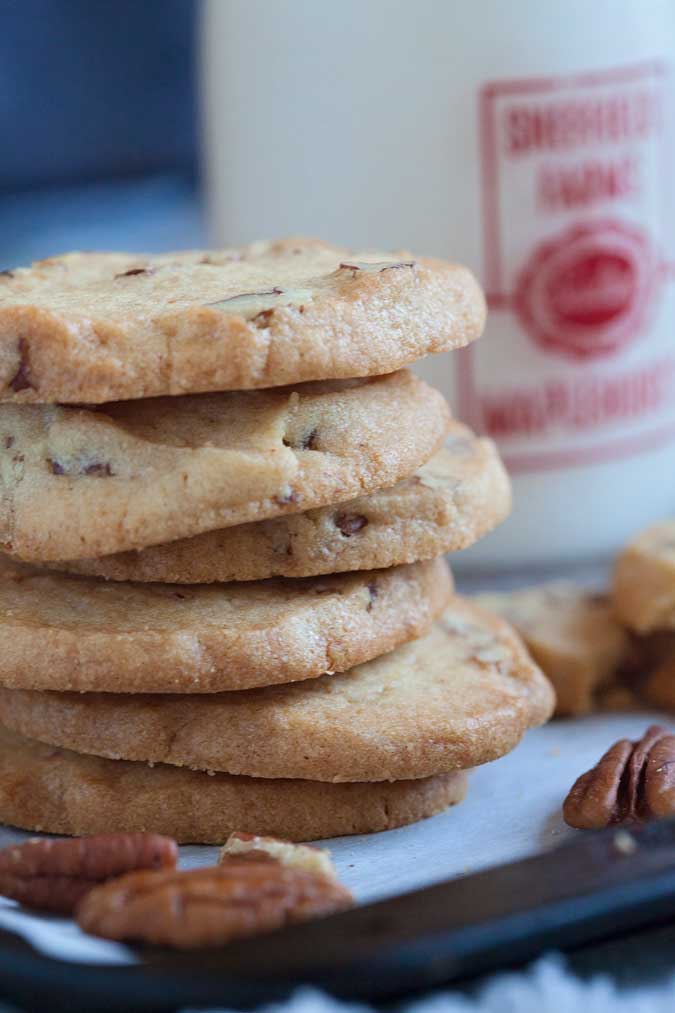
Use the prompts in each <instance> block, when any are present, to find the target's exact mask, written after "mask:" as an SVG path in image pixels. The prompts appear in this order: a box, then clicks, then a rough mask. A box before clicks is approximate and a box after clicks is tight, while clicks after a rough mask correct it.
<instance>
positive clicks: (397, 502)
mask: <svg viewBox="0 0 675 1013" xmlns="http://www.w3.org/2000/svg"><path fill="white" fill-rule="evenodd" d="M510 506H511V489H510V485H509V480H508V476H507V474H506V472H505V470H504V466H503V465H502V463H501V461H500V460H499V456H498V454H497V450H496V447H495V445H494V443H492V441H491V440H484V439H483V440H481V439H478V438H477V437H476V436H474V435H473V434H472V433H471V431H470V430H469V429H467V428H466V426H463V425H461V424H460V423H459V422H452V423H451V427H450V436H449V438H448V440H447V441H446V446H445V447H444V448H443V449H441V450H439V451H438V452H437V453H436V454H435V455H434V456H433V457H432V458H431V460H430V461H428V462H427V464H424V465H422V467H421V468H419V469H418V470H417V472H416V473H415V474H414V475H413V476H412V477H411V478H407V479H404V480H403V481H402V482H399V483H398V484H397V485H395V486H394V487H393V488H391V489H383V490H380V491H379V492H375V493H371V494H370V495H369V496H361V497H359V498H358V499H355V500H350V501H349V502H347V503H341V504H340V505H339V506H337V507H319V508H318V509H316V510H309V511H308V512H307V513H301V514H291V515H288V516H286V517H276V518H273V519H272V520H267V521H258V522H257V523H253V524H239V525H237V526H236V527H232V528H221V529H220V530H218V531H206V532H204V533H203V534H201V535H195V536H194V537H193V538H184V539H181V540H179V541H176V542H169V543H168V544H166V545H154V546H150V547H149V548H147V549H140V550H139V551H136V552H124V553H119V554H118V555H115V556H103V557H101V558H99V559H85V560H76V561H71V562H60V563H54V564H50V566H52V567H53V568H54V569H59V570H66V571H68V572H70V573H81V574H86V575H90V576H98V577H105V578H106V579H107V580H141V581H156V580H157V581H167V582H172V583H181V584H182V583H185V584H201V583H210V582H211V581H228V580H262V579H265V578H268V577H311V576H316V575H319V574H323V573H341V572H343V571H347V570H371V569H377V568H381V567H386V566H398V565H400V564H402V563H412V562H414V561H416V560H419V559H431V558H432V557H433V556H439V555H442V554H443V553H444V552H456V551H457V550H459V549H464V548H466V547H467V546H468V545H472V544H473V543H474V542H475V541H477V540H478V539H479V538H481V537H482V536H483V535H484V534H487V532H488V531H491V530H492V528H494V527H495V526H496V525H497V524H499V522H500V521H501V520H503V519H504V517H505V516H506V515H507V514H508V511H509V509H510Z"/></svg>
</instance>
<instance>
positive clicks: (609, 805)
mask: <svg viewBox="0 0 675 1013" xmlns="http://www.w3.org/2000/svg"><path fill="white" fill-rule="evenodd" d="M674 813H675V735H673V734H671V733H670V732H669V731H668V730H667V729H665V728H662V727H661V726H660V725H652V726H651V727H650V728H648V729H647V731H646V732H645V734H644V735H643V736H642V738H641V739H640V740H639V741H638V742H630V741H629V740H628V739H620V740H619V742H615V743H614V745H613V746H612V747H611V748H610V749H608V750H607V752H606V753H605V755H604V756H603V757H602V758H601V759H600V761H599V762H598V763H597V765H596V766H595V767H593V769H592V770H589V771H587V773H585V774H582V775H581V777H579V778H578V779H577V781H576V782H575V784H574V785H573V787H572V790H571V791H570V793H569V795H568V796H567V798H566V799H565V802H564V805H563V816H564V818H565V822H566V823H567V824H569V826H571V827H577V828H578V829H580V830H594V829H599V828H601V827H607V826H609V825H610V824H616V823H642V822H646V821H647V820H652V819H658V818H659V817H663V816H672V815H673V814H674Z"/></svg>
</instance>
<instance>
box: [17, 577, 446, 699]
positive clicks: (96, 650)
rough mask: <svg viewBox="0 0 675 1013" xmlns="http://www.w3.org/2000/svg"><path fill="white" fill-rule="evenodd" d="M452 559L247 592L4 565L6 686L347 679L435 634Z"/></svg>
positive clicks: (136, 689)
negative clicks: (346, 674)
mask: <svg viewBox="0 0 675 1013" xmlns="http://www.w3.org/2000/svg"><path fill="white" fill-rule="evenodd" d="M451 586H452V584H451V578H450V575H449V572H448V568H447V565H446V563H445V561H444V560H443V559H435V560H430V561H428V562H422V563H411V564H410V565H409V566H401V567H391V568H390V569H387V570H364V571H360V572H359V573H342V574H336V575H335V576H325V577H314V578H312V577H308V578H305V579H304V580H283V579H279V580H268V581H253V582H250V583H245V584H208V585H206V584H202V585H195V586H194V587H191V586H189V585H186V584H112V583H105V582H104V581H99V580H95V579H94V578H91V577H71V576H69V575H68V574H61V573H59V574H54V573H44V572H42V571H39V570H36V569H34V568H33V567H28V566H16V565H13V564H9V565H6V566H5V572H4V574H3V573H2V572H1V569H0V653H1V654H2V657H3V664H2V667H1V669H0V685H6V686H15V687H18V686H20V687H24V688H31V689H53V690H77V691H79V692H82V691H90V690H103V691H104V692H117V693H149V692H161V693H213V692H216V691H220V690H233V689H242V688H245V687H251V686H268V685H272V684H275V683H283V682H294V681H295V680H297V679H312V678H315V677H317V676H320V675H322V674H323V673H324V672H326V671H333V672H334V671H344V670H345V669H347V668H350V667H351V666H353V665H355V664H359V663H361V662H363V661H366V660H368V659H370V658H373V657H377V655H379V654H382V652H384V651H390V650H392V649H393V648H394V647H396V646H397V645H398V644H401V643H403V642H404V641H405V640H410V639H412V638H413V637H415V636H419V635H420V634H421V633H424V632H426V631H427V630H428V629H429V627H430V626H431V624H432V622H433V621H434V619H435V618H436V616H437V615H439V613H440V612H441V611H442V610H443V608H444V607H445V605H446V604H447V602H448V599H449V597H450V591H451Z"/></svg>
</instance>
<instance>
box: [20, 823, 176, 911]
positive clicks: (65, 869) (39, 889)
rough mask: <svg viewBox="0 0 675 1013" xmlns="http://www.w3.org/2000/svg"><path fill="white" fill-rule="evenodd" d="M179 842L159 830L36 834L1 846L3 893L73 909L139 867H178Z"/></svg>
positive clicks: (42, 905) (24, 900)
mask: <svg viewBox="0 0 675 1013" xmlns="http://www.w3.org/2000/svg"><path fill="white" fill-rule="evenodd" d="M177 858H178V846H177V845H176V842H175V841H173V840H172V839H171V838H170V837H161V836H160V835H159V834H143V833H137V834H98V835H96V836H93V837H79V838H73V839H68V840H50V839H48V838H34V839H32V840H29V841H26V842H25V843H24V844H15V845H12V846H11V847H9V848H5V849H4V850H3V851H0V894H2V895H3V896H5V897H9V898H11V899H12V900H16V901H18V902H19V903H20V904H24V905H26V907H33V908H38V909H39V910H42V911H53V912H55V913H59V914H70V913H71V912H72V911H73V910H74V909H75V907H76V906H77V904H78V902H79V901H80V900H81V899H82V898H83V897H84V896H85V895H86V894H87V893H88V892H89V891H90V890H91V889H92V888H93V887H95V886H98V885H99V884H100V883H103V882H105V881H106V880H109V879H112V878H114V877H117V876H121V875H122V874H123V873H126V872H132V871H134V870H138V869H173V868H175V865H176V860H177Z"/></svg>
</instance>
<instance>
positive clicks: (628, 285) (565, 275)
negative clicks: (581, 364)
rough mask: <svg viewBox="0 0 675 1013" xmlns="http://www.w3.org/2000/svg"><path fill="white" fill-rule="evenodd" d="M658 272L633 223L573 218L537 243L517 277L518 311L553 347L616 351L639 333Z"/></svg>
mask: <svg viewBox="0 0 675 1013" xmlns="http://www.w3.org/2000/svg"><path fill="white" fill-rule="evenodd" d="M659 275H660V272H659V261H658V258H657V256H656V252H655V250H654V249H653V247H652V244H651V243H650V241H649V239H648V238H647V236H646V235H645V234H644V233H643V232H642V231H641V230H640V229H638V228H636V227H635V226H631V225H626V224H624V223H623V222H620V221H605V220H603V221H595V222H589V223H587V224H583V225H575V226H573V227H572V228H569V229H566V230H565V231H564V232H562V233H560V234H559V235H558V236H556V237H554V238H553V239H551V240H548V241H547V242H545V243H542V244H541V245H540V246H538V247H537V248H536V249H535V250H534V252H533V253H532V255H531V256H530V258H529V260H528V261H527V263H526V264H525V267H524V268H523V270H522V271H521V273H520V276H519V278H518V281H517V284H516V291H515V296H514V305H515V311H516V313H517V314H518V316H519V318H520V320H521V322H522V324H523V326H524V327H525V329H526V330H527V332H528V333H529V334H530V336H531V337H532V338H533V339H534V340H535V341H536V342H537V344H539V345H541V346H542V347H544V348H546V349H549V350H550V351H554V352H559V353H561V354H564V355H568V356H574V357H575V358H594V357H596V356H606V355H611V354H612V353H613V352H615V351H617V350H618V349H619V348H623V347H624V346H625V345H626V344H627V343H628V342H629V341H631V340H632V339H633V338H636V337H638V336H639V334H640V331H641V330H642V328H643V325H644V323H645V317H646V314H647V312H648V311H649V310H650V309H651V308H652V305H653V300H654V296H655V290H656V286H657V285H658V281H659Z"/></svg>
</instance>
